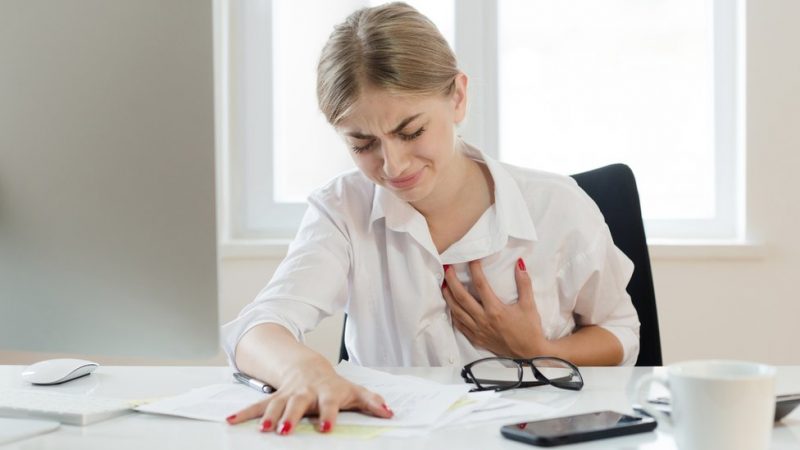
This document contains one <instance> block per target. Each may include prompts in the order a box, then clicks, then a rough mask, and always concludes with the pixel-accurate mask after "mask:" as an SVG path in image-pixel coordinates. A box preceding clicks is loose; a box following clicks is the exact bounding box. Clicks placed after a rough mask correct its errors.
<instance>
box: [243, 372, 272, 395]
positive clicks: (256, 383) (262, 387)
mask: <svg viewBox="0 0 800 450" xmlns="http://www.w3.org/2000/svg"><path fill="white" fill-rule="evenodd" d="M233 378H236V381H238V382H239V383H242V384H246V385H248V386H250V387H251V388H253V389H255V390H257V391H260V392H263V393H265V394H270V393H272V392H275V388H274V387H272V386H270V385H268V384H267V383H264V382H263V381H260V380H256V379H255V378H253V377H251V376H248V375H245V374H243V373H241V372H236V373H234V374H233Z"/></svg>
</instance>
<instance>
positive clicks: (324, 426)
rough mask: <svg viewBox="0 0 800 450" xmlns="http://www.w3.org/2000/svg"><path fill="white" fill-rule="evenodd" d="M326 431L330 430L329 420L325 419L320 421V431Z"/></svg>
mask: <svg viewBox="0 0 800 450" xmlns="http://www.w3.org/2000/svg"><path fill="white" fill-rule="evenodd" d="M328 431H331V422H330V421H328V420H325V421H323V422H322V432H323V433H327V432H328Z"/></svg>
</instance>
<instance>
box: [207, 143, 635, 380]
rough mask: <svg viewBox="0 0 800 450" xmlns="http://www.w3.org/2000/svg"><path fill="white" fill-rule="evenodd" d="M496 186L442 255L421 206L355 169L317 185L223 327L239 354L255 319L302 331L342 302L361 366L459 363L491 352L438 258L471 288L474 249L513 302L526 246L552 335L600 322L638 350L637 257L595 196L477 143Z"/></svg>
mask: <svg viewBox="0 0 800 450" xmlns="http://www.w3.org/2000/svg"><path fill="white" fill-rule="evenodd" d="M465 147H466V151H467V154H468V156H469V157H471V158H473V159H475V160H477V161H480V162H483V163H485V164H486V166H487V167H488V169H489V172H490V173H491V175H492V178H493V180H494V185H495V203H494V205H492V206H491V207H490V208H489V209H487V210H486V212H485V213H484V214H483V215H482V216H481V218H480V219H479V220H478V221H477V222H476V223H475V225H474V226H473V227H472V228H471V229H470V230H469V231H468V232H467V234H466V235H464V236H463V237H462V238H461V239H460V240H459V241H458V242H456V243H454V244H453V245H451V246H450V247H449V248H448V249H447V250H445V251H444V252H443V253H441V254H439V252H438V251H437V250H436V247H435V245H434V243H433V240H432V239H431V235H430V232H429V230H428V226H427V222H426V221H425V218H424V217H423V216H422V215H421V214H420V213H419V212H418V211H417V210H415V209H414V208H413V207H412V206H411V205H410V204H408V203H407V202H405V201H403V200H401V199H399V198H397V197H395V196H394V195H393V194H392V193H390V192H389V191H387V190H385V189H383V188H381V187H379V186H376V185H375V184H374V183H372V182H371V181H370V180H369V179H368V178H366V177H365V176H364V175H363V174H361V173H360V172H358V171H351V172H348V173H345V174H343V175H340V176H339V177H337V178H335V179H334V180H332V181H331V182H330V183H328V184H327V185H326V186H324V187H323V188H321V189H320V190H317V191H316V192H314V193H313V194H312V195H311V196H310V197H309V199H308V203H309V206H308V210H307V211H306V214H305V217H304V218H303V221H302V224H301V225H300V229H299V231H298V233H297V236H296V238H295V240H294V241H293V242H292V244H291V245H290V247H289V252H288V254H287V256H286V259H284V260H283V262H282V263H281V264H280V266H279V267H278V269H277V270H276V272H275V274H274V276H273V277H272V280H271V281H270V282H269V284H267V286H266V287H265V288H264V289H263V290H262V291H261V293H259V294H258V296H257V297H256V299H255V300H254V301H253V302H252V303H250V304H249V305H248V306H246V307H245V308H244V309H243V310H242V311H241V313H240V314H239V316H238V318H236V319H235V320H233V321H232V322H230V323H228V324H226V325H225V326H224V327H223V347H224V349H225V351H226V353H227V354H228V356H229V358H230V361H231V364H232V365H233V364H234V362H233V361H234V351H235V349H236V345H237V343H238V342H239V339H240V338H241V337H242V336H243V335H244V334H245V333H246V332H247V331H248V330H249V329H250V328H252V327H254V326H256V325H258V324H262V323H277V324H280V325H283V326H284V327H286V328H287V329H288V330H289V331H290V332H291V333H292V334H294V336H295V337H296V338H297V339H298V340H300V341H301V342H302V340H303V335H304V333H306V332H308V331H310V330H312V329H314V327H315V326H316V325H317V324H318V323H319V321H320V320H321V319H323V318H325V317H327V316H330V315H332V314H334V313H336V312H338V311H341V310H342V309H344V310H345V311H346V312H347V313H348V320H347V329H346V331H345V343H346V345H347V349H348V352H349V355H350V361H351V362H354V363H356V364H361V365H367V366H442V365H457V366H460V365H464V364H466V363H469V362H471V361H474V360H476V359H479V358H482V357H486V356H493V354H492V353H491V352H489V351H488V350H486V349H483V348H480V347H476V346H474V345H472V343H471V342H470V341H469V340H468V339H467V338H466V337H465V336H464V335H463V334H461V333H460V332H459V331H458V330H456V329H455V328H454V327H453V324H452V322H451V320H450V315H449V311H448V309H447V308H446V304H445V301H444V298H443V297H442V292H441V285H442V280H443V279H444V271H443V267H442V266H443V265H445V264H449V265H452V266H453V267H454V268H455V270H456V274H457V275H458V277H459V279H460V280H461V281H462V283H464V284H465V285H466V286H467V289H469V290H470V292H472V293H473V295H475V296H476V298H478V297H477V295H476V294H475V291H474V289H473V288H472V284H471V282H470V280H469V271H468V269H467V262H469V261H472V260H480V261H481V264H482V267H483V271H484V273H485V274H486V277H487V279H488V280H489V283H490V285H491V287H492V289H493V290H494V292H495V293H496V294H497V296H498V297H499V298H500V299H501V300H502V301H503V302H505V303H513V302H516V301H517V287H516V283H515V280H514V265H515V264H516V261H517V258H522V259H523V260H524V261H525V264H526V266H527V270H528V273H529V274H530V276H531V278H532V280H533V290H534V301H535V303H536V307H537V308H538V311H539V315H540V317H541V321H542V327H543V329H544V333H545V335H546V337H547V338H548V339H558V338H562V337H564V336H567V335H569V334H570V333H572V332H574V331H575V330H576V327H580V326H581V325H599V326H602V327H603V328H605V329H607V330H608V331H610V332H611V333H613V334H614V335H615V336H616V337H617V338H618V339H619V341H620V343H621V344H622V347H623V349H624V357H623V364H628V365H632V364H634V363H635V362H636V357H637V355H638V353H639V320H638V316H637V314H636V310H635V309H634V307H633V305H632V303H631V300H630V297H629V295H628V293H627V292H626V291H625V287H626V286H627V284H628V281H629V279H630V276H631V274H632V273H633V264H632V263H631V262H630V260H629V259H628V258H627V257H626V256H625V255H624V254H623V253H622V252H621V251H620V250H619V249H617V247H616V246H614V244H613V242H612V240H611V235H610V234H609V231H608V227H607V226H606V224H605V221H604V220H603V216H602V214H601V213H600V211H599V209H598V208H597V206H596V205H595V203H594V202H593V201H592V200H591V199H590V198H589V197H588V196H587V195H586V193H585V192H583V190H581V188H580V187H579V186H578V185H577V184H576V183H575V181H574V180H573V179H572V178H570V177H567V176H562V175H555V174H550V173H545V172H541V171H536V170H529V169H522V168H518V167H514V166H510V165H507V164H502V163H499V162H497V161H495V160H493V159H492V158H490V157H488V156H486V155H484V154H482V153H481V152H480V151H478V150H476V149H475V148H473V147H469V146H465Z"/></svg>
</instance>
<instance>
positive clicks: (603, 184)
mask: <svg viewBox="0 0 800 450" xmlns="http://www.w3.org/2000/svg"><path fill="white" fill-rule="evenodd" d="M572 178H574V179H575V181H576V182H577V183H578V186H580V187H581V189H583V190H584V191H585V192H586V193H587V194H588V195H589V197H591V198H592V200H594V202H595V203H596V204H597V206H598V208H600V212H602V213H603V216H604V217H605V220H606V223H607V224H608V228H609V230H611V237H612V239H614V244H615V245H616V246H617V247H619V249H620V250H622V252H623V253H625V255H627V256H628V258H630V259H631V261H633V264H634V269H633V276H632V277H631V281H630V282H629V283H628V294H630V296H631V300H632V301H633V306H634V307H635V308H636V312H637V313H638V314H639V322H641V328H640V329H639V357H638V358H637V360H636V365H637V366H660V365H662V359H661V336H660V334H659V330H658V313H657V311H656V294H655V289H654V288H653V273H652V271H651V269H650V255H649V253H648V251H647V239H646V237H645V234H644V223H643V222H642V210H641V206H640V205H639V191H638V189H637V188H636V179H635V178H634V176H633V171H631V169H630V168H629V167H628V166H626V165H625V164H612V165H610V166H605V167H601V168H599V169H594V170H590V171H588V172H583V173H579V174H575V175H572ZM346 326H347V315H345V316H344V324H343V326H342V343H341V346H340V347H339V360H340V361H341V360H346V359H348V355H347V348H345V345H344V328H345V327H346Z"/></svg>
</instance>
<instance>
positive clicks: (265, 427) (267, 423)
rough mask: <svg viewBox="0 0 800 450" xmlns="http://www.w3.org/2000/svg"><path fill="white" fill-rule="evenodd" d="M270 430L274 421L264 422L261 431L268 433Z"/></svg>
mask: <svg viewBox="0 0 800 450" xmlns="http://www.w3.org/2000/svg"><path fill="white" fill-rule="evenodd" d="M270 428H272V421H271V420H265V421H264V422H263V423H262V424H261V431H267V430H269V429H270Z"/></svg>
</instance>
